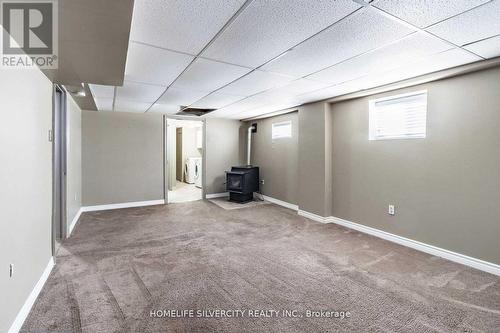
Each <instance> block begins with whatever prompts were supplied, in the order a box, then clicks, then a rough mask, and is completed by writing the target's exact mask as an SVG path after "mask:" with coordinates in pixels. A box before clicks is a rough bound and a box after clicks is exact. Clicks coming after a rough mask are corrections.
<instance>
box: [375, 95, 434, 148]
mask: <svg viewBox="0 0 500 333" xmlns="http://www.w3.org/2000/svg"><path fill="white" fill-rule="evenodd" d="M417 95H425V115H424V123H425V125H424V131H423V133H419V134H401V135H397V136H387V137H384V136H380V135H377V133H376V128H377V117H376V116H377V114H376V110H375V108H376V106H375V105H376V103H379V102H384V101H388V100H395V99H401V98H405V97H411V96H417ZM427 107H428V92H427V90H419V91H413V92H410V93H405V94H399V95H392V96H387V97H383V98H377V99H372V100H370V101H369V109H368V114H369V115H368V117H369V124H368V132H369V133H368V139H369V140H370V141H380V140H408V139H425V138H426V136H427Z"/></svg>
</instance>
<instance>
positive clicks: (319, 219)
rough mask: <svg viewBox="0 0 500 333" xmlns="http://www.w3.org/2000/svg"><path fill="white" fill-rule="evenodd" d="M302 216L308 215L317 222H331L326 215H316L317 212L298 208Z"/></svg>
mask: <svg viewBox="0 0 500 333" xmlns="http://www.w3.org/2000/svg"><path fill="white" fill-rule="evenodd" d="M297 213H298V214H299V215H300V216H304V217H307V218H308V219H311V220H313V221H316V222H320V223H329V222H330V221H329V220H328V217H324V216H321V215H316V214H313V213H309V212H306V211H305V210H300V209H299V210H298V212H297Z"/></svg>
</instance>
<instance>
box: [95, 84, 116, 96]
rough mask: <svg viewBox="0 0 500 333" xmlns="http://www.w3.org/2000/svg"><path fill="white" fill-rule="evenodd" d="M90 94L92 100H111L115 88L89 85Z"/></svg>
mask: <svg viewBox="0 0 500 333" xmlns="http://www.w3.org/2000/svg"><path fill="white" fill-rule="evenodd" d="M89 88H90V92H91V93H92V96H94V98H113V97H114V93H115V87H113V86H102V85H99V84H89Z"/></svg>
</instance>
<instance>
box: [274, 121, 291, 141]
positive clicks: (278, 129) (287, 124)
mask: <svg viewBox="0 0 500 333" xmlns="http://www.w3.org/2000/svg"><path fill="white" fill-rule="evenodd" d="M291 137H292V121H291V120H288V121H282V122H279V123H273V126H272V138H273V140H274V139H282V138H291Z"/></svg>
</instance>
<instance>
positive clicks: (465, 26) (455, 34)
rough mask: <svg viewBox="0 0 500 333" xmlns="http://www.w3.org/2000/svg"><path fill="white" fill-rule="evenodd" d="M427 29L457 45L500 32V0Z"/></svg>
mask: <svg viewBox="0 0 500 333" xmlns="http://www.w3.org/2000/svg"><path fill="white" fill-rule="evenodd" d="M427 31H429V32H431V33H433V34H435V35H437V36H439V37H441V38H444V39H446V40H448V41H450V42H452V43H455V44H456V45H465V44H468V43H472V42H475V41H478V40H480V39H484V38H488V37H492V36H495V35H499V34H500V1H499V0H495V1H492V2H488V3H487V4H485V5H483V6H480V7H477V8H475V9H473V10H471V11H468V12H466V13H463V14H460V15H458V16H455V17H453V18H450V19H449V20H446V21H443V22H441V23H438V24H436V25H434V26H432V27H430V28H428V29H427Z"/></svg>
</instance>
